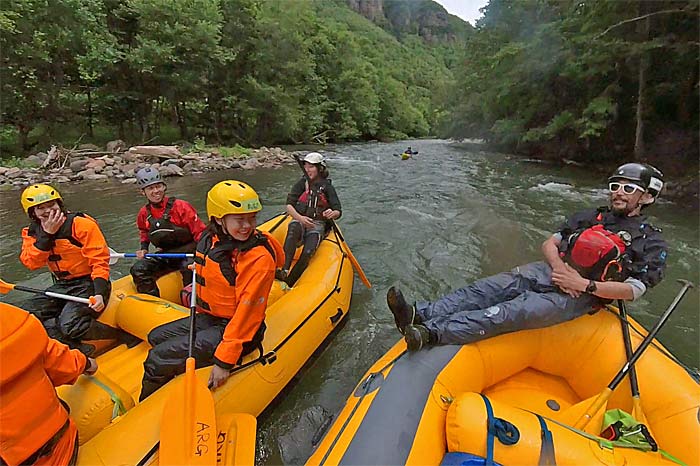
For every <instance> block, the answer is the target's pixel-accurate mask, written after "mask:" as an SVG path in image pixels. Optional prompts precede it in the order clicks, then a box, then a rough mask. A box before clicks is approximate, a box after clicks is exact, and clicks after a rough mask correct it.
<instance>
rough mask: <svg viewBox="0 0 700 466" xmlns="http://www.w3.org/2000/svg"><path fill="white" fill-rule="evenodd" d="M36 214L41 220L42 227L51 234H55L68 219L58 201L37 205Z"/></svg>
mask: <svg viewBox="0 0 700 466" xmlns="http://www.w3.org/2000/svg"><path fill="white" fill-rule="evenodd" d="M34 214H35V215H36V217H37V218H38V219H39V221H40V222H41V228H42V229H43V230H44V231H45V232H46V233H48V234H50V235H53V234H55V233H56V232H57V231H58V230H59V228H61V225H63V222H65V221H66V216H65V215H64V214H63V212H62V211H61V207H60V206H59V205H58V202H56V201H53V202H51V203H48V202H47V203H46V204H39V205H38V206H36V207H35V209H34Z"/></svg>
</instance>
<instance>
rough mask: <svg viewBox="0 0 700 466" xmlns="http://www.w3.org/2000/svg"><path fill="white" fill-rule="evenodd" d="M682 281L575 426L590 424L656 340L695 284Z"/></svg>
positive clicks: (582, 426)
mask: <svg viewBox="0 0 700 466" xmlns="http://www.w3.org/2000/svg"><path fill="white" fill-rule="evenodd" d="M678 281H679V282H680V283H682V284H683V287H682V288H681V290H680V291H679V292H678V294H677V295H676V297H675V298H674V300H673V302H672V303H671V305H670V306H668V309H666V310H665V311H664V313H663V314H662V315H661V317H660V318H659V320H658V322H656V325H654V327H653V328H652V329H651V330H650V331H649V333H648V334H647V336H646V338H644V340H643V341H642V343H641V344H640V345H639V347H638V348H637V350H636V351H635V352H634V353H633V354H632V356H631V357H629V358H628V360H627V362H626V363H625V365H624V366H622V369H620V372H618V373H617V375H616V376H615V377H614V378H613V380H612V381H611V382H610V384H608V386H607V387H605V389H603V391H602V392H601V393H600V395H598V397H597V398H596V399H595V400H594V401H593V403H592V404H591V405H590V406H589V408H588V409H587V410H586V412H585V413H584V414H583V415H582V416H581V417H580V418H579V419H578V421H576V423H575V424H574V427H575V428H577V429H583V428H584V427H586V426H587V425H588V423H589V422H590V420H591V419H592V418H593V416H594V415H595V414H597V413H598V412H599V411H600V410H601V409H602V408H603V406H605V405H606V404H607V402H608V400H609V399H610V396H611V395H612V392H613V390H615V388H616V387H617V386H618V385H619V384H620V382H622V380H623V379H624V378H625V376H626V375H627V373H628V372H629V371H630V370H631V369H632V368H634V364H635V363H636V362H637V360H638V359H639V358H640V357H641V356H642V354H643V353H644V350H646V349H647V348H648V347H649V345H651V342H652V341H653V340H654V338H655V337H656V335H657V334H658V333H659V330H661V327H663V326H664V324H665V323H666V321H667V320H668V318H669V317H670V316H671V314H672V313H673V311H675V310H676V307H678V303H680V302H681V299H683V296H685V293H686V292H687V291H688V290H689V289H690V288H692V287H693V284H692V283H690V282H689V281H687V280H678Z"/></svg>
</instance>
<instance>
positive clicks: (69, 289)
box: [25, 277, 122, 348]
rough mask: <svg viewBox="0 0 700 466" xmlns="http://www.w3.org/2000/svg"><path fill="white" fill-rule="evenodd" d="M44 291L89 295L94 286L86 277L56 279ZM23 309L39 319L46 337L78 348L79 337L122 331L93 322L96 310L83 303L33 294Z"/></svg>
mask: <svg viewBox="0 0 700 466" xmlns="http://www.w3.org/2000/svg"><path fill="white" fill-rule="evenodd" d="M47 291H52V292H54V293H61V294H67V295H71V296H77V297H80V298H89V297H90V296H92V295H94V294H95V287H94V285H93V282H92V279H91V278H90V277H79V278H74V279H71V280H57V281H56V283H55V284H53V285H52V286H50V287H49V288H47ZM105 304H107V303H105ZM25 309H26V310H27V311H29V312H31V313H32V314H34V315H35V316H36V317H37V318H38V319H39V320H40V321H41V323H42V324H43V325H44V328H46V333H48V334H49V337H51V338H54V339H56V340H58V341H60V342H62V343H65V344H67V345H68V346H70V347H71V348H81V346H80V342H81V340H100V339H116V338H119V337H120V336H121V335H122V332H121V331H120V330H118V329H116V328H113V327H110V326H109V325H105V324H103V323H102V322H97V318H98V317H99V315H100V314H99V313H98V312H95V311H93V310H92V309H90V306H88V305H87V304H83V303H76V302H74V301H66V300H64V299H59V298H52V297H49V296H45V295H37V296H36V297H34V298H32V299H31V300H28V301H27V302H26V304H25Z"/></svg>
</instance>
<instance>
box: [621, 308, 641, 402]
mask: <svg viewBox="0 0 700 466" xmlns="http://www.w3.org/2000/svg"><path fill="white" fill-rule="evenodd" d="M617 305H618V308H619V309H620V317H622V320H621V323H622V338H623V340H624V341H625V354H626V356H627V361H629V360H630V359H631V358H632V339H631V338H630V328H629V322H628V321H627V309H626V306H625V301H624V300H622V299H618V300H617ZM630 387H631V388H632V397H634V398H638V397H639V384H638V382H637V369H636V368H635V367H634V366H632V367H630Z"/></svg>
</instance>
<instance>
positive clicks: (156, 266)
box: [130, 257, 192, 297]
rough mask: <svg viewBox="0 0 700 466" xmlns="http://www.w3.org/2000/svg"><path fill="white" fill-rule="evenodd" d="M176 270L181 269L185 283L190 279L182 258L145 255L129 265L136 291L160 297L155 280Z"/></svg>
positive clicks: (185, 262)
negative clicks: (145, 256)
mask: <svg viewBox="0 0 700 466" xmlns="http://www.w3.org/2000/svg"><path fill="white" fill-rule="evenodd" d="M176 270H180V271H182V279H183V282H184V284H185V285H187V284H188V283H190V282H191V281H192V272H191V271H190V270H189V269H188V268H187V261H186V260H183V259H173V258H165V257H147V258H144V259H140V260H137V261H136V262H135V263H134V265H132V266H131V270H130V273H131V276H132V278H133V279H134V285H136V291H138V292H139V293H145V294H150V295H152V296H157V297H160V291H159V290H158V285H157V284H156V280H158V279H159V278H160V277H162V276H163V275H167V274H169V273H170V272H174V271H176Z"/></svg>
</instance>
